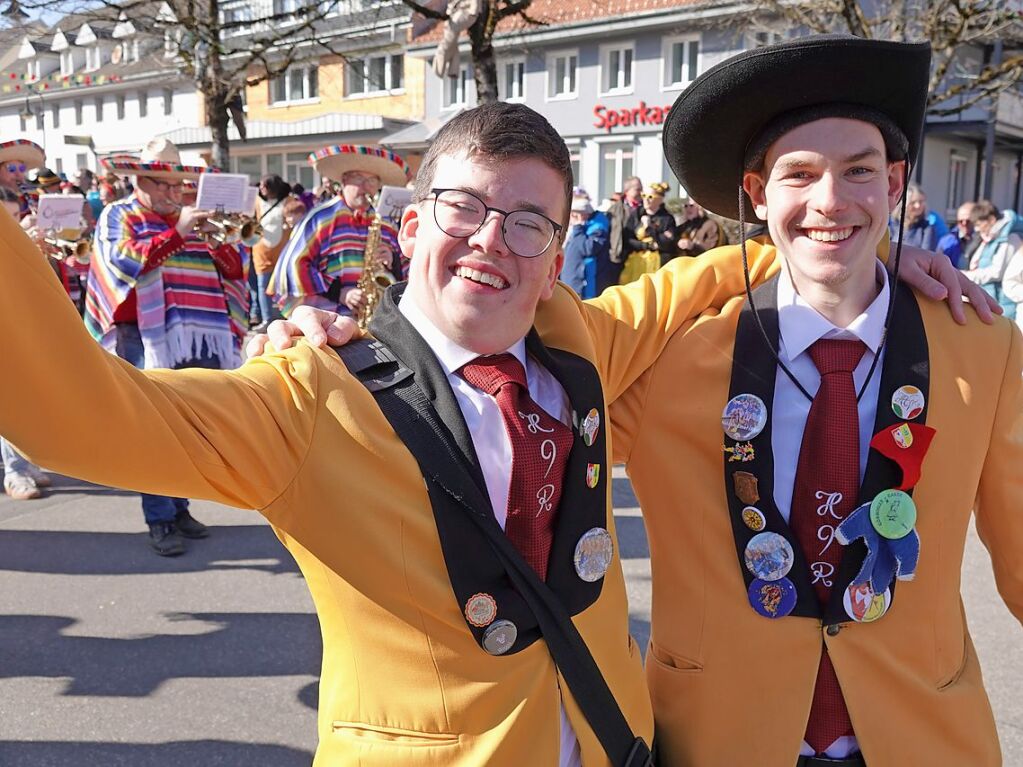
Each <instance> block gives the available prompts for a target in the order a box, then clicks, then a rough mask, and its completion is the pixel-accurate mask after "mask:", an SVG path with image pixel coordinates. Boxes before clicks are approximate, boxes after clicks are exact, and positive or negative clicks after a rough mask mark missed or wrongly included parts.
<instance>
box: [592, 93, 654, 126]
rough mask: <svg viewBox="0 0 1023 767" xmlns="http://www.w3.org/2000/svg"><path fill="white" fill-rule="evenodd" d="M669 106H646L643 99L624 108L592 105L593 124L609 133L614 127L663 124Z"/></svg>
mask: <svg viewBox="0 0 1023 767" xmlns="http://www.w3.org/2000/svg"><path fill="white" fill-rule="evenodd" d="M670 111H671V107H648V106H647V105H646V102H645V101H640V102H639V106H637V107H631V108H625V109H609V108H608V107H606V106H604V105H603V104H597V105H596V106H594V107H593V116H594V117H596V118H597V119H596V120H594V122H593V125H594V126H595V127H597V128H599V129H600V130H606V131H607V132H608V133H610V132H611V131H612V130H614V129H615V128H621V127H628V128H631V127H636V126H639V125H663V124H664V121H665V120H667V119H668V112H670Z"/></svg>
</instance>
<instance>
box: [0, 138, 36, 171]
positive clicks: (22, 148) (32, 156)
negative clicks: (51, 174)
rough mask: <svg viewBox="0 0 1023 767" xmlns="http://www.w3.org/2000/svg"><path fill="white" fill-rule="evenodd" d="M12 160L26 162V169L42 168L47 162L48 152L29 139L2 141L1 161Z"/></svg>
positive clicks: (0, 143) (0, 147)
mask: <svg viewBox="0 0 1023 767" xmlns="http://www.w3.org/2000/svg"><path fill="white" fill-rule="evenodd" d="M11 160H14V161H17V162H23V163H25V168H26V169H32V168H40V167H42V165H43V163H45V162H46V152H44V151H43V148H42V147H41V146H39V144H37V143H35V142H34V141H29V140H28V139H23V138H16V139H14V141H0V162H10V161H11Z"/></svg>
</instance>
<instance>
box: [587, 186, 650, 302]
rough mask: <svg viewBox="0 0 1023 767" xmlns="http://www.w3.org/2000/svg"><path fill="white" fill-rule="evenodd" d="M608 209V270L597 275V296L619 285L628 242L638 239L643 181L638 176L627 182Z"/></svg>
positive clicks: (641, 212)
mask: <svg viewBox="0 0 1023 767" xmlns="http://www.w3.org/2000/svg"><path fill="white" fill-rule="evenodd" d="M616 197H617V199H614V200H613V202H612V203H611V207H610V208H608V211H607V215H608V219H609V220H610V223H611V232H610V235H609V252H608V259H609V262H608V268H607V269H606V270H604V273H603V274H598V275H597V294H598V295H599V294H601V293H603V292H604V288H606V287H608V286H609V285H617V284H618V279H619V277H620V276H621V272H622V265H623V264H624V263H625V259H626V257H627V256H628V255H629V247H628V243H629V241H630V240H634V239H635V238H636V227H638V226H639V219H640V216H642V215H643V182H642V181H640V180H639V177H638V176H632V177H631V178H627V179H625V184H624V185H623V187H622V193H621V194H620V195H617V196H616Z"/></svg>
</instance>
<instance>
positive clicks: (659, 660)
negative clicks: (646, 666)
mask: <svg viewBox="0 0 1023 767" xmlns="http://www.w3.org/2000/svg"><path fill="white" fill-rule="evenodd" d="M647 660H648V661H653V663H654V665H655V666H659V667H661V668H663V669H665V670H666V671H670V672H671V673H673V674H697V673H699V672H701V671H703V665H702V664H700V663H697V662H696V661H694V660H689V659H688V658H683V657H682V656H681V655H674V654H673V653H670V652H668V651H667V650H665V649H664V648H663V647H658V646H657V645H655V644H654V643H653V642H651V643H650V650H649V652H648V653H647Z"/></svg>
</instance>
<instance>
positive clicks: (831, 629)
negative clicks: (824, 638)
mask: <svg viewBox="0 0 1023 767" xmlns="http://www.w3.org/2000/svg"><path fill="white" fill-rule="evenodd" d="M841 630H842V624H840V623H832V624H831V625H830V626H828V636H829V637H837V636H838V632H839V631H841Z"/></svg>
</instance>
